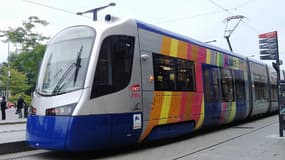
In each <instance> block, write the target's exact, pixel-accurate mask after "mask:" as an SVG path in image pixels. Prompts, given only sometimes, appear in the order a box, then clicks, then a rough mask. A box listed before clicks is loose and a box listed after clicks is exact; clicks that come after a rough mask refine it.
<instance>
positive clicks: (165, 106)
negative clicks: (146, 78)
mask: <svg viewBox="0 0 285 160" xmlns="http://www.w3.org/2000/svg"><path fill="white" fill-rule="evenodd" d="M171 98H172V93H171V92H164V96H163V100H162V106H161V112H160V119H159V122H158V123H159V124H166V123H167V119H168V113H169V109H170V105H171Z"/></svg>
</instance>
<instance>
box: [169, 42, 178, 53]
mask: <svg viewBox="0 0 285 160" xmlns="http://www.w3.org/2000/svg"><path fill="white" fill-rule="evenodd" d="M177 51H178V40H176V39H171V47H170V56H173V57H177Z"/></svg>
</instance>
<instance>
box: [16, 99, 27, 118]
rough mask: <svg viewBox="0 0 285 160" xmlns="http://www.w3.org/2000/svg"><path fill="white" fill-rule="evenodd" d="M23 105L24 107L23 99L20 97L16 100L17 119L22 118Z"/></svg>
mask: <svg viewBox="0 0 285 160" xmlns="http://www.w3.org/2000/svg"><path fill="white" fill-rule="evenodd" d="M24 105H25V101H24V99H23V98H22V97H21V96H20V97H19V98H18V101H17V113H18V114H19V118H22V117H23V112H22V109H23V108H24Z"/></svg>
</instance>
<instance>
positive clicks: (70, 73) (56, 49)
mask: <svg viewBox="0 0 285 160" xmlns="http://www.w3.org/2000/svg"><path fill="white" fill-rule="evenodd" d="M95 35H96V33H95V30H94V29H92V28H90V27H87V26H77V27H72V28H68V29H66V30H64V31H62V32H60V33H59V34H57V35H56V36H55V37H54V38H53V39H52V40H51V41H50V42H49V44H48V46H47V49H46V53H45V55H44V59H43V62H42V66H41V70H40V73H39V78H38V84H37V89H36V90H37V91H38V93H40V94H42V95H49V96H50V95H58V94H63V93H67V92H71V91H75V90H78V89H82V88H83V86H84V82H85V76H86V72H87V67H88V63H89V57H90V54H91V51H92V46H93V43H94V39H95Z"/></svg>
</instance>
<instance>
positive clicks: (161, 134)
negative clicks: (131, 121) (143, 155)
mask: <svg viewBox="0 0 285 160" xmlns="http://www.w3.org/2000/svg"><path fill="white" fill-rule="evenodd" d="M193 131H194V122H192V121H190V122H183V123H177V124H169V125H162V126H157V127H155V128H154V129H153V130H152V131H151V133H150V134H149V136H148V137H147V138H146V141H153V140H159V139H163V138H170V137H177V136H180V135H183V134H187V133H191V132H193Z"/></svg>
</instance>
